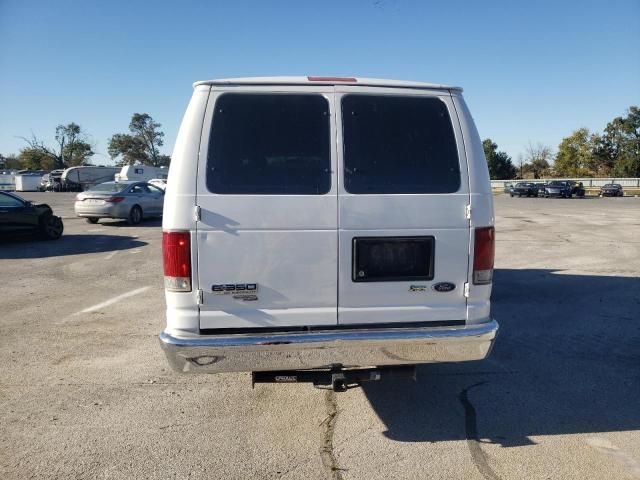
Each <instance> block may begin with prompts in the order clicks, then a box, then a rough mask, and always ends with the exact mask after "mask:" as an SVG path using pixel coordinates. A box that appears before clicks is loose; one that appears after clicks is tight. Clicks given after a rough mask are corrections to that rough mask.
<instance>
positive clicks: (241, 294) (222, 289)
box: [211, 283, 258, 301]
mask: <svg viewBox="0 0 640 480" xmlns="http://www.w3.org/2000/svg"><path fill="white" fill-rule="evenodd" d="M211 293H213V294H214V295H233V298H235V299H236V300H245V301H253V300H257V299H258V295H257V293H258V284H257V283H222V284H219V285H212V286H211Z"/></svg>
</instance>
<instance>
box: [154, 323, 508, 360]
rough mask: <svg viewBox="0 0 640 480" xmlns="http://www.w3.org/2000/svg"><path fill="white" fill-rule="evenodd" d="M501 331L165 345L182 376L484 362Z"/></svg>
mask: <svg viewBox="0 0 640 480" xmlns="http://www.w3.org/2000/svg"><path fill="white" fill-rule="evenodd" d="M497 331H498V322H496V321H495V320H491V321H489V322H486V323H481V324H477V325H465V326H461V327H421V328H385V329H364V328H363V329H362V330H355V331H354V330H324V331H317V332H303V333H297V332H296V333H270V334H236V335H216V336H201V335H188V334H184V335H180V336H174V335H172V334H170V333H168V332H167V331H163V332H162V333H161V334H160V345H161V346H162V349H163V350H164V352H165V354H166V356H167V359H168V360H169V364H170V365H171V366H172V368H173V369H174V370H176V371H179V372H184V373H218V372H250V371H265V370H296V369H310V368H326V367H331V366H343V367H364V366H384V365H411V364H418V363H440V362H463V361H469V360H482V359H483V358H485V357H487V356H488V355H489V353H490V351H491V347H492V346H493V342H494V340H495V337H496V334H497Z"/></svg>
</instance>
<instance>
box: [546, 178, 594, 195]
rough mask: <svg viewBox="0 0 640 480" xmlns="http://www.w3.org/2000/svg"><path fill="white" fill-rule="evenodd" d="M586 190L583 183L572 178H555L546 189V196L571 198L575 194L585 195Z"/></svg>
mask: <svg viewBox="0 0 640 480" xmlns="http://www.w3.org/2000/svg"><path fill="white" fill-rule="evenodd" d="M584 194H585V190H584V187H582V184H579V183H578V182H574V181H570V180H553V181H551V182H549V183H548V184H547V186H546V187H545V189H544V196H545V197H546V198H549V197H559V198H571V197H572V196H573V195H577V196H578V197H584Z"/></svg>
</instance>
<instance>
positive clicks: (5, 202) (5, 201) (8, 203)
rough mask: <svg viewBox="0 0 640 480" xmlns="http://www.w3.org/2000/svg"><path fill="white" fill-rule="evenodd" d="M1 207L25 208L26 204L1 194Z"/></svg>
mask: <svg viewBox="0 0 640 480" xmlns="http://www.w3.org/2000/svg"><path fill="white" fill-rule="evenodd" d="M0 207H24V203H22V201H21V200H18V199H17V198H15V197H12V196H11V195H5V194H4V193H1V194H0Z"/></svg>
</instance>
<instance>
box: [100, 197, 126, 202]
mask: <svg viewBox="0 0 640 480" xmlns="http://www.w3.org/2000/svg"><path fill="white" fill-rule="evenodd" d="M122 200H124V197H109V198H105V199H104V201H105V202H107V203H120V202H121V201H122Z"/></svg>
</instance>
